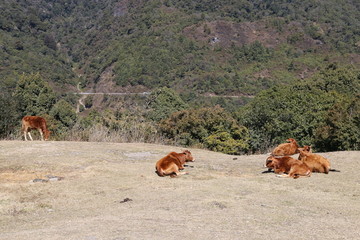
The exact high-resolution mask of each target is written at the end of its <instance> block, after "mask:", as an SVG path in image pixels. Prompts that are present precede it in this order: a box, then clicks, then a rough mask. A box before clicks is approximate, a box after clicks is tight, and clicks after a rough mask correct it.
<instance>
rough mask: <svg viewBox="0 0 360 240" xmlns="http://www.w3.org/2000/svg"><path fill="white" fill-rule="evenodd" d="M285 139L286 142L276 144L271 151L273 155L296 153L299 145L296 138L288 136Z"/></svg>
mask: <svg viewBox="0 0 360 240" xmlns="http://www.w3.org/2000/svg"><path fill="white" fill-rule="evenodd" d="M286 141H288V143H282V144H280V145H279V146H277V147H276V148H275V149H274V150H273V151H272V153H271V155H273V156H288V155H294V154H296V153H299V150H298V148H299V145H298V144H297V142H296V140H295V139H293V138H289V139H287V140H286Z"/></svg>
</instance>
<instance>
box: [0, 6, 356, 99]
mask: <svg viewBox="0 0 360 240" xmlns="http://www.w3.org/2000/svg"><path fill="white" fill-rule="evenodd" d="M0 8H1V9H2V11H3V12H4V13H5V14H2V16H1V19H0V34H1V35H0V36H1V42H0V46H1V48H0V50H1V51H0V61H1V62H2V64H1V65H2V69H1V72H0V76H1V77H2V78H5V79H6V81H7V85H6V86H8V85H10V86H8V87H10V88H11V87H13V86H14V80H16V74H21V73H23V72H25V73H31V72H40V73H41V74H42V75H43V76H44V77H45V78H46V80H47V81H49V82H50V83H52V84H54V85H55V86H57V90H58V91H60V92H64V91H69V90H70V89H72V88H71V87H70V86H71V85H73V86H74V85H75V84H76V83H77V82H78V81H80V82H81V83H82V86H83V87H85V88H87V89H91V90H92V91H98V92H113V91H139V87H140V90H143V89H144V88H145V89H147V90H149V89H153V88H157V87H163V86H167V87H172V88H174V89H176V90H177V91H178V92H189V91H194V92H196V93H215V94H222V95H224V94H256V93H258V92H259V91H260V90H263V89H267V88H269V87H271V86H274V85H278V84H280V85H281V84H290V83H293V82H296V81H299V80H301V79H306V78H309V77H310V76H312V75H313V74H314V72H317V71H318V70H319V69H320V68H322V67H325V66H327V65H328V63H329V62H330V63H331V62H339V63H341V64H353V65H355V66H359V64H360V58H359V51H360V45H359V43H360V39H359V35H360V34H359V29H360V22H359V19H360V17H359V12H360V11H359V10H360V9H359V8H360V7H359V4H358V3H357V2H356V1H346V0H342V1H335V0H332V1H328V0H327V1H324V0H322V1H315V0H307V1H291V2H286V3H285V2H284V1H281V0H277V1H230V0H225V1H224V0H223V1H171V0H167V1H158V0H152V1H141V0H123V1H118V0H102V1H90V2H89V1H87V0H80V1H69V0H61V1H56V3H54V2H53V1H48V0H40V1H25V0H21V1H14V0H7V1H3V2H2V3H1V5H0ZM14 78H15V79H14ZM64 84H65V86H66V87H65V88H64V87H61V86H64ZM69 85H70V86H69ZM184 86H186V88H185V87H184ZM72 90H73V89H72Z"/></svg>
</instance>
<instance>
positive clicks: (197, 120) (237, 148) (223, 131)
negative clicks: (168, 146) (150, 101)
mask: <svg viewBox="0 0 360 240" xmlns="http://www.w3.org/2000/svg"><path fill="white" fill-rule="evenodd" d="M160 131H161V132H162V133H163V134H164V135H165V136H166V137H168V138H169V139H171V140H172V141H174V142H175V143H179V144H181V145H185V146H194V145H200V146H204V147H206V148H208V149H211V150H214V151H221V152H224V153H228V154H240V153H243V152H247V150H248V147H249V145H248V140H249V133H248V131H247V129H246V128H245V127H243V126H240V125H238V123H237V122H236V121H235V119H234V118H233V117H231V115H230V114H229V113H228V112H226V111H225V110H224V109H223V108H221V107H219V106H217V107H215V108H200V109H192V110H183V111H179V112H176V113H173V114H172V115H171V116H170V117H169V118H168V119H165V120H163V121H161V123H160Z"/></svg>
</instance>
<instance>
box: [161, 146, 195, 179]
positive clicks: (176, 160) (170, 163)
mask: <svg viewBox="0 0 360 240" xmlns="http://www.w3.org/2000/svg"><path fill="white" fill-rule="evenodd" d="M193 161H195V158H193V156H192V155H191V152H190V151H188V150H185V151H183V152H182V153H176V152H171V153H169V154H168V155H166V156H165V157H163V158H161V159H160V160H159V161H157V162H156V172H157V174H158V175H159V176H160V177H164V176H167V175H170V177H177V176H179V175H184V174H188V173H187V172H180V170H183V169H184V165H185V162H193Z"/></svg>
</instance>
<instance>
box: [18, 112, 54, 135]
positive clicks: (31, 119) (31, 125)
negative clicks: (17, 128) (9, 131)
mask: <svg viewBox="0 0 360 240" xmlns="http://www.w3.org/2000/svg"><path fill="white" fill-rule="evenodd" d="M33 129H37V130H38V131H39V133H40V136H41V141H44V138H45V141H46V140H48V139H49V136H50V131H49V130H48V129H47V126H46V120H45V119H44V118H42V117H38V116H25V117H23V119H22V127H21V131H22V132H23V133H24V138H25V141H27V137H26V135H27V134H28V135H29V137H30V140H31V141H33V138H32V137H31V134H30V131H31V130H33Z"/></svg>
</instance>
